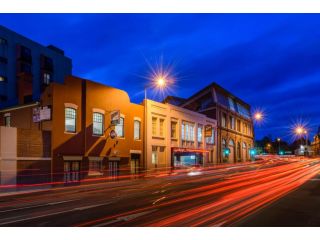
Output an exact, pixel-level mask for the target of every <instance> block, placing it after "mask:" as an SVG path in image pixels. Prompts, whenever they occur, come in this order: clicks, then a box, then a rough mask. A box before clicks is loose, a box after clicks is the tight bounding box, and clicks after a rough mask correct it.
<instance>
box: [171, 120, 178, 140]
mask: <svg viewBox="0 0 320 240" xmlns="http://www.w3.org/2000/svg"><path fill="white" fill-rule="evenodd" d="M171 138H175V139H176V138H177V122H171Z"/></svg>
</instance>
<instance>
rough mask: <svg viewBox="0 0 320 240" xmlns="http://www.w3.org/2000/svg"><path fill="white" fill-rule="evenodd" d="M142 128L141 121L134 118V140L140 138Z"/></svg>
mask: <svg viewBox="0 0 320 240" xmlns="http://www.w3.org/2000/svg"><path fill="white" fill-rule="evenodd" d="M140 128H141V122H140V121H139V120H134V133H133V135H134V136H133V138H134V140H140V139H141V137H140Z"/></svg>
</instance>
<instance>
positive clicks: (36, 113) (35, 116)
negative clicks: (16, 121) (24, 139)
mask: <svg viewBox="0 0 320 240" xmlns="http://www.w3.org/2000/svg"><path fill="white" fill-rule="evenodd" d="M32 120H33V122H34V123H37V122H41V121H45V120H51V109H50V107H48V106H45V107H36V108H33V109H32Z"/></svg>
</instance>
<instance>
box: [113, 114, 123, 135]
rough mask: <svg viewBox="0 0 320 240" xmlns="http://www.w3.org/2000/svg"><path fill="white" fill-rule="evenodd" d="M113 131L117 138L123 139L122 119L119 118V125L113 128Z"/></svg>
mask: <svg viewBox="0 0 320 240" xmlns="http://www.w3.org/2000/svg"><path fill="white" fill-rule="evenodd" d="M115 131H116V133H117V136H118V137H122V138H123V137H124V118H123V117H120V120H119V123H118V124H117V125H116V127H115Z"/></svg>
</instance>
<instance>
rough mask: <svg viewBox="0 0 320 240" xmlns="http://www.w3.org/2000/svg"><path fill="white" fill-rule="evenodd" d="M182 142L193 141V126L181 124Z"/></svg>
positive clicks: (185, 123)
mask: <svg viewBox="0 0 320 240" xmlns="http://www.w3.org/2000/svg"><path fill="white" fill-rule="evenodd" d="M181 133H182V140H186V141H194V124H192V123H187V122H183V123H182V125H181Z"/></svg>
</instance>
